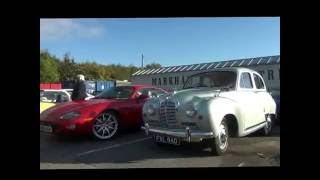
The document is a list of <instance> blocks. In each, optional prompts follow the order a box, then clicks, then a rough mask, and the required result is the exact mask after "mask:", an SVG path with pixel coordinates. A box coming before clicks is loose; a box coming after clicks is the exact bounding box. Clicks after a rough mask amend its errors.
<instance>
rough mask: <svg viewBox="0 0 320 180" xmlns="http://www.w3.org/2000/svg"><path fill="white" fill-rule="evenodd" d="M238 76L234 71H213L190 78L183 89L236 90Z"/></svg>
mask: <svg viewBox="0 0 320 180" xmlns="http://www.w3.org/2000/svg"><path fill="white" fill-rule="evenodd" d="M236 79H237V74H236V73H235V72H232V71H213V72H205V73H199V74H195V75H192V76H190V77H189V78H188V79H187V81H186V82H185V84H184V86H183V89H189V88H197V87H207V88H217V89H223V88H227V89H234V88H235V85H236Z"/></svg>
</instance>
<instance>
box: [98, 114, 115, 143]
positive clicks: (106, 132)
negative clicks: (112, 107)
mask: <svg viewBox="0 0 320 180" xmlns="http://www.w3.org/2000/svg"><path fill="white" fill-rule="evenodd" d="M118 127H119V123H118V118H117V116H116V114H114V113H112V112H104V113H101V114H100V115H99V116H97V117H96V119H95V122H94V124H93V127H92V132H93V135H94V136H95V137H96V138H98V139H104V140H105V139H110V138H112V137H113V136H115V135H116V134H117V132H118V129H119V128H118Z"/></svg>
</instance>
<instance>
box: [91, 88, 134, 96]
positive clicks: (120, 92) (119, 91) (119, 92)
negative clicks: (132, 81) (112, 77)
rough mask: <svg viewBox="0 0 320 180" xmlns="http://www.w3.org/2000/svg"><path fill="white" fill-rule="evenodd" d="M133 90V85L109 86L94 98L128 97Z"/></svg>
mask: <svg viewBox="0 0 320 180" xmlns="http://www.w3.org/2000/svg"><path fill="white" fill-rule="evenodd" d="M133 91H134V88H133V87H127V86H119V87H111V88H109V89H107V90H105V91H103V92H101V93H100V94H98V95H97V96H96V97H94V99H129V98H130V96H131V94H132V93H133Z"/></svg>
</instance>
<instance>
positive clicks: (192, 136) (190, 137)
mask: <svg viewBox="0 0 320 180" xmlns="http://www.w3.org/2000/svg"><path fill="white" fill-rule="evenodd" d="M142 129H144V131H145V133H146V135H147V136H148V135H149V134H160V135H168V136H173V137H177V138H179V139H181V140H184V141H187V142H199V141H202V140H203V139H209V138H214V133H213V132H192V131H191V129H190V128H189V127H186V128H185V129H184V130H182V129H181V130H162V129H154V128H150V126H149V124H148V123H145V125H144V127H142Z"/></svg>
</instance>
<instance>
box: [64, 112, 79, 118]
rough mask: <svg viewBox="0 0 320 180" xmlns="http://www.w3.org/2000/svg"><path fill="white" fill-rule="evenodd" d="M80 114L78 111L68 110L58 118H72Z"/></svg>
mask: <svg viewBox="0 0 320 180" xmlns="http://www.w3.org/2000/svg"><path fill="white" fill-rule="evenodd" d="M79 116H80V112H69V113H67V114H64V115H62V116H61V117H60V119H74V118H77V117H79Z"/></svg>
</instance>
